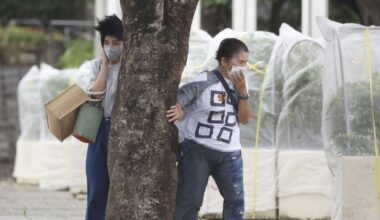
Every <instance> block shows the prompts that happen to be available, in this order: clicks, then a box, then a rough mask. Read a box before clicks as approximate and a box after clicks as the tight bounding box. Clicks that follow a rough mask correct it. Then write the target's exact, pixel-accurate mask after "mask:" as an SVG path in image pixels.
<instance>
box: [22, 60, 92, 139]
mask: <svg viewBox="0 0 380 220" xmlns="http://www.w3.org/2000/svg"><path fill="white" fill-rule="evenodd" d="M88 66H89V62H85V63H84V64H83V65H82V66H81V67H80V68H79V69H65V70H58V69H55V68H53V67H51V66H49V65H48V64H45V63H42V64H41V66H40V69H39V68H38V67H37V66H33V67H32V68H31V69H30V70H29V71H28V73H27V74H26V75H25V76H24V77H23V78H22V80H21V81H20V83H19V85H18V91H17V95H18V103H19V111H20V127H21V135H20V139H21V140H34V141H35V140H56V139H55V138H54V137H53V136H52V135H51V134H50V132H49V130H48V127H47V122H46V113H45V107H44V104H45V103H46V102H48V101H49V100H51V99H53V98H54V97H56V96H57V95H58V94H59V93H60V92H62V91H63V90H64V89H66V88H67V87H69V86H70V85H72V84H73V83H77V84H78V85H80V86H81V87H82V88H83V89H85V88H86V87H87V86H88V83H89V75H88V74H89V67H88Z"/></svg>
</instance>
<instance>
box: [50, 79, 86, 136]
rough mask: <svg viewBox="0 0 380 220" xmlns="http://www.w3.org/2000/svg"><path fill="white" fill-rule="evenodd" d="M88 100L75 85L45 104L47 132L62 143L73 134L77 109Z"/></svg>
mask: <svg viewBox="0 0 380 220" xmlns="http://www.w3.org/2000/svg"><path fill="white" fill-rule="evenodd" d="M88 100H89V97H88V95H87V94H86V93H85V92H84V91H83V90H82V89H81V88H80V87H79V86H78V85H76V84H74V85H72V86H71V87H69V88H67V89H66V90H64V91H63V92H62V93H60V94H59V95H58V96H57V97H55V98H54V99H52V100H50V101H49V102H47V103H46V104H45V109H46V115H47V123H48V128H49V131H50V132H51V133H52V134H53V135H54V136H55V137H56V138H58V140H60V141H63V140H65V139H66V138H67V137H68V136H70V135H71V134H72V133H73V130H74V125H75V121H76V118H77V114H78V110H79V107H80V106H81V105H82V104H83V103H85V102H87V101H88Z"/></svg>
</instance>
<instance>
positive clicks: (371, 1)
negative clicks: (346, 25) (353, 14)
mask: <svg viewBox="0 0 380 220" xmlns="http://www.w3.org/2000/svg"><path fill="white" fill-rule="evenodd" d="M356 4H357V5H358V9H359V12H360V17H361V19H362V23H363V24H364V25H368V26H369V25H377V26H379V25H380V13H379V12H380V1H379V0H356Z"/></svg>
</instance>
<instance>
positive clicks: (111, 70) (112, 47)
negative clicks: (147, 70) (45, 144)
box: [86, 15, 123, 220]
mask: <svg viewBox="0 0 380 220" xmlns="http://www.w3.org/2000/svg"><path fill="white" fill-rule="evenodd" d="M95 30H97V31H98V32H99V34H100V42H101V45H102V49H103V50H102V56H101V57H100V58H98V59H95V60H93V61H92V62H91V71H92V77H91V79H90V86H89V90H90V91H91V92H104V95H100V96H96V98H102V107H103V110H104V118H103V121H102V124H101V127H100V129H99V132H98V135H97V138H96V141H95V143H94V144H89V146H88V150H87V158H86V175H87V212H86V220H104V219H105V210H106V205H107V197H108V188H109V176H108V170H107V151H108V136H109V131H110V122H111V112H112V108H113V105H114V99H115V95H116V87H117V79H118V74H119V69H120V61H121V54H122V51H123V24H122V22H121V20H120V19H119V18H118V17H117V16H116V15H111V16H106V17H105V18H104V19H103V20H98V24H97V26H96V27H95Z"/></svg>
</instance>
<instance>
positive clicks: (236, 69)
mask: <svg viewBox="0 0 380 220" xmlns="http://www.w3.org/2000/svg"><path fill="white" fill-rule="evenodd" d="M246 70H247V67H246V66H232V68H231V70H230V71H228V74H235V73H239V72H240V71H242V72H243V73H244V72H245V71H246Z"/></svg>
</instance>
